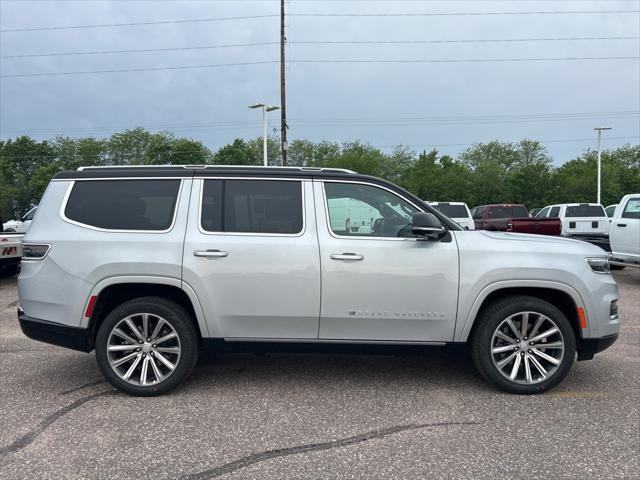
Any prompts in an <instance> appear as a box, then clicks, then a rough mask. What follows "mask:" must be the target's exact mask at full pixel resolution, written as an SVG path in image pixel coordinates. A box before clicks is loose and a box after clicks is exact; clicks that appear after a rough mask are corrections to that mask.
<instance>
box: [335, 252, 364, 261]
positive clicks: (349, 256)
mask: <svg viewBox="0 0 640 480" xmlns="http://www.w3.org/2000/svg"><path fill="white" fill-rule="evenodd" d="M331 258H332V259H333V260H364V255H358V254H357V253H332V254H331Z"/></svg>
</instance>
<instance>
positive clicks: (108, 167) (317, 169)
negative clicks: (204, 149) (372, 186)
mask: <svg viewBox="0 0 640 480" xmlns="http://www.w3.org/2000/svg"><path fill="white" fill-rule="evenodd" d="M120 168H184V169H205V168H222V169H224V168H234V169H235V168H253V169H259V170H262V169H264V170H296V171H302V172H325V171H331V172H343V173H356V172H354V171H353V170H347V169H346V168H320V167H279V166H268V167H265V166H263V165H96V166H89V167H78V171H79V172H82V171H84V170H111V169H120Z"/></svg>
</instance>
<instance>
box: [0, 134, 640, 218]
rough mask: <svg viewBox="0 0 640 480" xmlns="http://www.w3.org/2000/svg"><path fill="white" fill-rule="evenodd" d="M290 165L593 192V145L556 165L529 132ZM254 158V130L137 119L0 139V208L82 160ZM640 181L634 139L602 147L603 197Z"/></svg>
mask: <svg viewBox="0 0 640 480" xmlns="http://www.w3.org/2000/svg"><path fill="white" fill-rule="evenodd" d="M278 149H279V142H278V139H277V138H269V139H268V153H269V155H268V157H269V163H270V164H271V165H277V164H278V163H279V150H278ZM288 163H289V165H292V166H309V167H331V168H347V169H350V170H354V171H356V172H358V173H363V174H368V175H374V176H377V177H382V178H385V179H387V180H390V181H392V182H394V183H397V184H399V185H401V186H403V187H405V188H406V189H408V190H409V191H411V192H413V193H414V194H416V195H417V196H419V197H420V198H423V199H425V200H437V201H463V202H466V203H467V204H468V205H469V206H470V207H472V206H474V205H481V204H486V203H523V204H525V205H526V206H527V207H529V208H534V207H542V206H544V205H548V204H551V203H568V202H595V199H596V168H597V167H596V152H594V151H591V150H587V151H585V152H582V153H580V154H578V155H577V156H576V157H575V158H574V159H572V160H569V161H567V162H566V163H564V164H562V165H561V166H558V167H556V166H554V164H553V159H552V158H551V156H550V155H549V154H548V152H547V150H546V149H545V147H544V146H543V145H542V144H541V143H540V142H538V141H535V140H522V141H520V142H516V143H512V142H501V141H498V140H496V141H492V142H488V143H479V144H475V145H473V146H471V147H469V148H467V149H466V150H464V151H462V152H461V153H460V154H459V155H458V156H457V157H455V158H454V157H452V156H449V155H441V154H440V153H439V152H438V151H437V150H431V151H422V152H415V151H414V150H412V149H410V148H407V147H403V146H398V147H396V148H394V149H393V150H392V151H391V152H390V153H385V152H383V151H382V150H380V149H378V148H376V147H374V146H371V145H369V144H366V143H362V142H360V141H353V142H344V143H336V142H329V141H320V142H312V141H309V140H294V141H293V142H291V144H290V145H289V150H288ZM168 164H171V165H198V164H218V165H262V138H261V137H259V138H256V139H251V140H244V139H240V138H238V139H235V140H234V141H233V142H232V143H230V144H228V145H225V146H223V147H221V148H220V149H219V150H217V151H215V152H212V151H211V150H209V149H208V148H207V147H205V146H204V145H203V144H202V143H201V142H200V141H197V140H193V139H189V138H181V137H177V136H175V135H174V134H171V133H168V132H159V133H153V132H149V131H147V130H145V129H143V128H136V129H132V130H126V131H124V132H120V133H115V134H113V135H112V136H110V137H109V138H106V139H96V138H91V137H89V138H68V137H58V138H56V139H55V140H52V141H51V140H42V141H38V140H35V139H33V138H30V137H28V136H21V137H18V138H15V139H10V140H4V141H0V216H2V217H3V218H5V219H8V218H15V217H19V216H20V215H23V214H24V213H25V212H26V211H27V210H29V209H30V208H31V207H32V206H33V205H37V204H38V202H39V201H40V197H41V196H42V193H43V192H44V189H45V188H46V186H47V184H48V182H49V180H50V179H51V177H52V176H53V175H54V174H55V173H56V172H59V171H62V170H73V169H76V168H78V167H80V166H87V165H168ZM639 191H640V145H625V146H623V147H620V148H617V149H613V150H605V151H603V153H602V202H603V204H604V205H608V204H613V203H617V202H618V201H619V200H620V198H621V197H622V196H623V195H625V194H627V193H636V192H639Z"/></svg>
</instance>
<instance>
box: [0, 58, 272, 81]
mask: <svg viewBox="0 0 640 480" xmlns="http://www.w3.org/2000/svg"><path fill="white" fill-rule="evenodd" d="M268 63H280V62H279V61H278V60H264V61H257V62H238V63H216V64H211V65H183V66H178V67H147V68H123V69H115V70H85V71H81V72H46V73H20V74H12V75H0V78H19V77H50V76H60V75H88V74H96V73H124V72H155V71H160V70H187V69H194V68H222V67H239V66H245V65H265V64H268Z"/></svg>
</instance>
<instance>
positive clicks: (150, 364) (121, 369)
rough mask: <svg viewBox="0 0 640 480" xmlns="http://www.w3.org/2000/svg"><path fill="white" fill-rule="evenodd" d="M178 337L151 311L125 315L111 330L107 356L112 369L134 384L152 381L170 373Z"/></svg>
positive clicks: (177, 354)
mask: <svg viewBox="0 0 640 480" xmlns="http://www.w3.org/2000/svg"><path fill="white" fill-rule="evenodd" d="M180 352H181V347H180V339H179V337H178V334H177V332H176V330H175V329H174V328H173V327H172V326H171V324H170V323H169V322H167V321H166V320H165V319H164V318H162V317H160V316H158V315H154V314H152V313H138V314H135V315H130V316H128V317H125V318H124V319H122V320H121V321H120V322H118V323H117V324H116V326H115V327H114V328H113V329H112V330H111V332H110V334H109V339H108V340H107V357H108V359H109V364H110V365H111V368H112V369H113V371H114V372H116V374H117V375H118V376H119V377H120V378H121V379H123V380H125V381H126V382H128V383H131V384H133V385H140V386H147V385H154V384H158V383H160V382H162V381H163V380H165V379H166V378H167V377H168V376H169V375H171V374H172V373H173V371H174V370H175V368H176V366H177V365H178V361H179V360H180Z"/></svg>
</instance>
